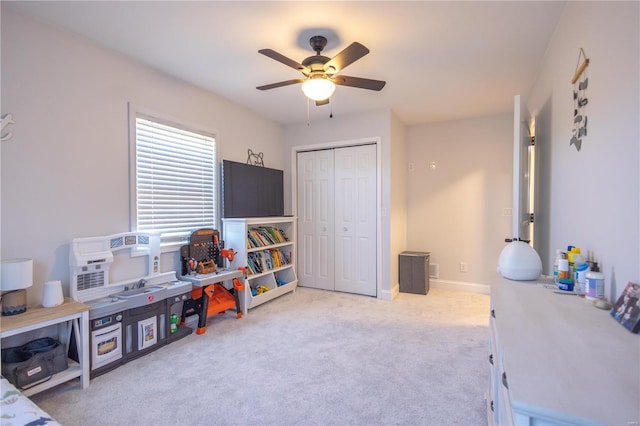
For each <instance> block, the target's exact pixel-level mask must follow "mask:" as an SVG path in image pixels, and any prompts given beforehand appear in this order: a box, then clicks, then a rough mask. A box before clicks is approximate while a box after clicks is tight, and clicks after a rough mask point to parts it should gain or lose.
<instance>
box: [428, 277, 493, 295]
mask: <svg viewBox="0 0 640 426" xmlns="http://www.w3.org/2000/svg"><path fill="white" fill-rule="evenodd" d="M429 286H430V287H433V288H442V289H446V290H458V291H466V292H468V293H479V294H490V293H491V288H490V287H489V286H488V285H486V284H477V283H467V282H462V281H448V280H429Z"/></svg>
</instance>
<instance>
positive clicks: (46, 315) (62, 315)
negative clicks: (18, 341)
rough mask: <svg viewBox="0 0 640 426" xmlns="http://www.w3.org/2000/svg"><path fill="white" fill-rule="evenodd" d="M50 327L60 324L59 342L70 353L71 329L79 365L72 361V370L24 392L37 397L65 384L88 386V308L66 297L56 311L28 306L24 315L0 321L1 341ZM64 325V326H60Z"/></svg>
mask: <svg viewBox="0 0 640 426" xmlns="http://www.w3.org/2000/svg"><path fill="white" fill-rule="evenodd" d="M51 325H58V326H59V327H58V330H59V332H58V334H59V336H58V337H59V340H60V342H62V343H63V344H64V345H65V347H66V351H65V353H67V352H68V350H69V343H70V341H71V334H72V333H71V330H72V327H71V326H73V338H74V339H75V341H76V346H77V348H78V359H79V361H80V362H79V363H78V362H75V361H74V360H72V359H69V368H68V369H66V370H64V371H61V372H60V373H57V374H55V375H54V376H53V377H52V378H51V379H50V380H47V381H46V382H44V383H40V384H38V385H35V386H33V387H30V388H28V389H25V390H23V391H22V393H23V394H24V395H26V396H30V395H34V394H36V393H38V392H42V391H43V390H46V389H49V388H52V387H54V386H57V385H59V384H60V383H64V382H66V381H69V380H72V379H75V378H76V377H79V378H80V384H81V386H82V388H83V389H85V388H87V387H88V386H89V306H87V305H85V304H84V303H81V302H78V301H75V300H73V299H70V298H68V297H66V298H65V299H64V303H63V304H62V305H60V306H56V307H53V308H44V307H42V306H35V307H29V308H28V309H27V311H26V312H25V313H23V314H19V315H13V316H6V317H2V318H1V319H0V338H5V337H10V336H15V335H17V334H21V333H26V332H28V331H32V330H37V329H40V328H44V327H48V326H51ZM60 326H64V327H60Z"/></svg>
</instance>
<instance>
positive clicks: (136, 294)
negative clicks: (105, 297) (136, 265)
mask: <svg viewBox="0 0 640 426" xmlns="http://www.w3.org/2000/svg"><path fill="white" fill-rule="evenodd" d="M165 292H166V289H165V287H162V286H158V285H153V286H149V287H140V288H133V289H130V290H122V291H121V292H119V293H114V294H112V295H111V296H113V297H118V298H121V299H127V300H128V301H129V307H135V306H139V305H145V304H147V303H150V302H153V301H155V300H163V299H164V298H165V295H164V294H163V293H165Z"/></svg>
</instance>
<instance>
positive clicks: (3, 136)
mask: <svg viewBox="0 0 640 426" xmlns="http://www.w3.org/2000/svg"><path fill="white" fill-rule="evenodd" d="M0 123H2V124H0V141H2V142H4V141H8V140H9V139H11V137H12V136H13V134H12V133H11V132H7V133H4V128H5V127H7V126H8V125H9V124H15V121H13V116H12V115H11V114H5V115H4V117H2V118H1V119H0Z"/></svg>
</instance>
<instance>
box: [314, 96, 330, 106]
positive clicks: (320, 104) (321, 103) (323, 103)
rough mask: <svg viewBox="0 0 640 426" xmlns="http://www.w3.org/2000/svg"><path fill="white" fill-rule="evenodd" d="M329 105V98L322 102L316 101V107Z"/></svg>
mask: <svg viewBox="0 0 640 426" xmlns="http://www.w3.org/2000/svg"><path fill="white" fill-rule="evenodd" d="M328 104H329V98H327V99H325V100H324V101H316V106H322V105H328Z"/></svg>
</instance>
